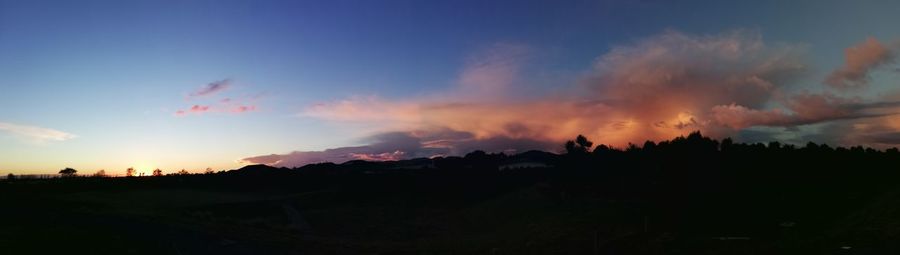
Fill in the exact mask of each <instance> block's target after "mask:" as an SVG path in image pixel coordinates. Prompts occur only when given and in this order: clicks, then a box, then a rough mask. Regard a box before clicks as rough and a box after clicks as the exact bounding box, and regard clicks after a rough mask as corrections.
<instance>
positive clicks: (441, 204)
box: [0, 137, 900, 254]
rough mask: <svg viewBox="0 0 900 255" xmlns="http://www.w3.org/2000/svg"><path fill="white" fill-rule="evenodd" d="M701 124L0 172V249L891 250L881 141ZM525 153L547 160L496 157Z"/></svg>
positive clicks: (897, 218)
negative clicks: (722, 129) (104, 173)
mask: <svg viewBox="0 0 900 255" xmlns="http://www.w3.org/2000/svg"><path fill="white" fill-rule="evenodd" d="M691 139H693V140H691ZM709 141H710V140H708V139H701V138H699V137H693V138H691V137H689V138H688V139H687V140H684V139H682V140H677V139H676V140H675V141H673V142H672V143H668V144H659V145H655V144H654V145H645V146H644V149H640V148H632V149H630V150H622V151H620V150H609V149H604V148H600V149H596V150H594V151H588V150H584V151H582V152H578V151H579V150H578V148H570V152H569V154H566V155H561V156H556V155H552V154H543V153H537V152H532V153H530V154H520V156H502V155H491V154H486V155H485V154H477V153H475V154H470V155H468V156H467V157H465V158H445V159H434V160H419V161H406V162H389V163H367V162H350V163H347V164H342V165H333V164H322V165H314V166H308V167H304V168H299V169H285V168H282V169H277V168H269V167H264V166H251V167H247V168H245V169H242V170H239V171H231V172H226V173H218V174H209V175H174V176H163V177H139V178H138V177H136V178H60V179H50V180H21V179H20V180H14V181H8V182H0V201H2V205H0V208H2V210H0V220H2V224H0V250H2V253H3V254H65V253H70V254H898V252H900V242H896V240H900V185H897V183H898V182H900V179H898V178H897V177H898V174H897V173H895V172H897V165H896V162H898V159H900V157H898V155H897V153H896V152H877V151H872V150H869V151H866V150H862V149H860V150H856V149H850V150H843V151H842V150H835V149H831V148H825V149H823V148H822V147H815V148H796V149H795V148H784V149H782V148H781V147H780V146H779V145H768V146H766V145H737V144H735V145H732V144H728V145H727V146H726V145H724V144H719V143H718V141H715V144H714V145H715V147H712V146H708V147H704V146H702V145H703V144H706V145H712V144H708V143H707V142H709ZM648 146H650V147H652V150H651V148H647V147H648ZM729 146H730V147H729ZM760 146H762V147H760ZM774 147H778V149H775V148H774ZM807 147H809V146H807ZM770 148H771V149H770ZM670 150H671V151H670ZM673 151H677V152H673ZM526 161H528V162H542V163H546V164H547V166H544V167H533V168H519V169H508V168H503V167H502V166H504V165H510V164H507V163H509V162H514V163H517V164H518V163H522V162H526ZM504 162H505V163H504ZM735 162H743V163H740V164H738V163H735ZM810 162H817V163H810ZM423 163H424V165H423ZM512 165H515V164H512ZM519 165H521V164H519ZM501 169H503V170H501Z"/></svg>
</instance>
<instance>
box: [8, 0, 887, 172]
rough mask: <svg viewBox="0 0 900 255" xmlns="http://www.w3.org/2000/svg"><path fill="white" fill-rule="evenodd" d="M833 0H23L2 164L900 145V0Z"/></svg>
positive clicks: (225, 162) (191, 165)
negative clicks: (706, 142)
mask: <svg viewBox="0 0 900 255" xmlns="http://www.w3.org/2000/svg"><path fill="white" fill-rule="evenodd" d="M897 9H900V2H891V3H878V4H875V3H872V2H864V3H853V2H846V3H836V2H830V3H822V2H818V1H796V2H791V3H782V2H779V1H745V2H740V3H734V2H728V3H724V2H722V3H704V2H702V1H687V2H682V3H678V4H675V3H667V2H665V1H653V0H650V1H625V0H621V1H620V0H604V1H564V2H552V3H548V2H541V1H524V2H503V1H498V2H483V1H451V2H437V1H427V2H416V1H384V2H371V3H369V2H355V1H346V2H345V1H302V2H297V1H252V2H251V1H178V2H176V1H128V2H120V1H77V2H64V1H27V2H23V1H3V0H0V175H2V176H4V177H5V176H6V175H7V174H8V173H13V174H16V175H28V174H56V173H57V171H59V170H60V169H63V168H65V167H72V168H74V169H78V170H79V171H83V172H80V173H81V174H92V173H93V172H96V171H97V170H100V169H104V170H106V171H107V173H109V174H115V173H118V172H119V171H122V172H123V173H124V169H126V168H129V167H134V168H136V169H138V172H146V174H148V175H149V174H150V171H152V170H153V169H157V168H158V169H163V170H167V171H169V172H166V173H174V172H175V171H177V169H188V170H189V171H190V172H192V173H200V172H203V171H204V169H206V168H207V167H210V168H213V169H215V170H216V171H218V170H228V169H238V168H240V167H241V166H245V165H252V164H266V165H271V166H275V167H299V166H302V165H305V164H309V163H315V162H334V163H341V162H344V161H348V160H356V159H362V160H370V161H380V160H402V159H410V158H422V157H434V156H441V155H443V156H462V155H464V154H465V153H468V152H471V151H474V150H483V151H486V152H507V153H515V152H525V151H528V150H541V151H550V152H560V151H561V150H562V149H563V143H565V142H566V141H567V140H570V139H573V138H574V137H575V136H576V135H579V134H584V135H585V136H587V137H589V138H590V139H591V140H593V141H594V142H595V143H596V144H609V145H613V146H617V147H624V146H625V145H627V144H629V143H633V144H637V145H640V144H643V142H644V141H648V140H649V141H654V142H658V141H661V140H670V139H673V138H675V137H678V136H686V135H688V134H689V133H691V132H693V131H700V132H702V133H703V134H704V135H705V136H709V137H712V138H714V139H719V140H721V139H723V138H726V137H731V138H733V139H734V140H735V142H744V143H756V142H769V141H778V142H780V143H783V144H796V145H803V144H805V143H807V142H814V143H817V144H828V145H830V146H835V147H837V146H842V147H849V146H857V145H859V146H865V147H872V148H876V149H879V150H884V149H887V148H893V147H898V144H900V116H898V115H897V114H898V113H900V90H898V88H897V82H896V80H897V78H898V75H900V67H898V64H897V61H896V57H897V55H898V50H900V33H898V32H897V31H896V29H895V28H893V26H892V25H893V24H900V16H897V15H893V12H892V11H893V10H897Z"/></svg>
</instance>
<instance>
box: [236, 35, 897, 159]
mask: <svg viewBox="0 0 900 255" xmlns="http://www.w3.org/2000/svg"><path fill="white" fill-rule="evenodd" d="M494 47H499V48H498V49H492V50H487V51H485V52H487V53H482V54H485V56H482V57H481V58H479V57H478V56H475V57H473V59H474V60H470V61H468V62H467V65H466V66H464V67H463V68H462V70H463V71H462V72H461V74H460V79H459V84H458V85H457V86H455V87H452V88H449V89H447V90H445V91H441V92H440V93H436V94H435V95H432V96H426V97H423V98H417V99H405V100H390V99H384V98H381V97H378V96H353V97H349V98H347V99H343V100H337V101H331V102H320V103H317V104H315V105H312V106H310V107H308V108H307V109H305V110H304V111H303V112H302V113H300V114H299V115H300V116H303V117H310V118H317V119H323V120H327V121H333V122H342V123H365V124H368V125H366V126H367V127H374V129H369V130H367V131H368V132H369V133H375V134H379V133H403V134H406V136H407V137H414V138H415V139H417V140H416V141H417V142H416V143H413V144H414V146H405V147H403V148H401V147H399V146H393V144H394V143H391V142H382V143H380V145H383V146H382V147H380V148H379V149H373V148H371V147H369V146H363V147H345V148H338V149H330V150H325V151H317V152H294V153H290V154H284V155H279V156H278V159H279V160H280V161H279V163H278V164H282V165H292V164H297V163H301V162H310V160H309V159H310V158H316V157H319V156H322V155H330V156H329V157H327V158H329V159H333V160H337V159H350V158H359V157H360V156H359V155H370V157H369V158H370V159H375V158H379V156H371V155H384V157H386V158H389V157H388V156H391V155H400V156H402V157H406V158H409V157H421V156H427V154H429V153H431V154H433V155H447V154H455V155H459V154H463V153H467V152H469V151H466V150H474V149H483V150H488V151H495V152H496V151H523V150H525V149H543V150H557V149H559V145H560V144H562V142H563V141H565V140H567V139H572V138H573V137H575V136H576V135H578V134H584V135H587V136H588V137H590V138H591V139H593V140H594V141H595V142H598V144H610V145H613V146H626V145H627V144H628V143H636V144H640V143H643V142H644V141H646V140H663V139H671V138H672V137H676V136H678V135H685V134H687V133H689V132H692V131H695V130H700V131H702V132H703V133H704V134H706V135H711V136H713V137H725V136H733V135H736V134H738V132H742V130H745V129H746V128H749V127H757V126H768V127H788V128H791V129H796V126H799V125H808V124H816V123H825V122H832V121H841V120H858V121H860V122H870V121H871V120H870V119H877V118H881V117H884V116H890V115H891V114H893V112H896V111H894V109H893V107H895V106H896V105H897V103H893V102H892V101H884V102H875V103H871V102H869V103H867V102H865V101H863V100H861V99H855V98H853V99H851V98H844V97H839V96H835V95H833V94H830V93H807V92H802V93H798V94H795V95H791V94H790V91H796V90H797V88H795V86H797V84H798V82H797V81H798V80H799V79H800V78H803V77H804V76H805V75H807V71H806V64H805V58H804V55H805V48H804V47H802V46H797V45H790V44H777V45H774V46H772V45H767V44H765V43H764V42H763V40H762V37H761V36H760V35H759V34H758V33H753V32H747V31H735V32H730V33H723V34H718V35H702V36H696V35H688V34H684V33H679V32H676V31H667V32H664V33H662V34H660V35H657V36H653V37H649V38H645V39H643V40H638V41H636V42H633V43H631V44H626V45H618V46H614V47H612V49H611V50H610V51H609V52H608V53H607V54H604V55H602V56H600V57H599V58H597V61H596V62H595V63H594V65H593V66H592V68H591V69H590V70H589V71H588V72H586V73H585V74H584V75H583V76H582V77H580V78H579V79H577V80H578V82H576V84H570V85H568V86H560V85H559V84H553V85H554V86H557V87H555V89H554V92H553V93H545V94H525V92H523V91H529V90H524V89H521V86H522V85H521V84H520V81H521V80H522V79H521V78H520V77H519V76H520V75H521V73H522V72H520V69H521V68H522V66H524V63H522V61H527V60H528V59H529V58H528V57H522V56H523V54H524V53H523V52H527V51H524V50H522V49H524V48H519V47H518V46H511V45H508V44H498V45H494ZM856 53H857V52H856V51H854V54H856ZM525 56H527V54H526V55H525ZM853 61H861V60H859V59H855V60H853ZM862 62H865V61H862ZM849 66H851V67H858V66H861V65H859V64H853V65H849ZM862 66H865V65H862ZM848 69H854V68H848ZM801 91H802V89H801ZM483 95H488V96H483ZM897 123H900V121H897ZM882 126H883V125H882ZM896 128H900V126H898V127H896ZM886 130H889V129H888V128H882V129H879V132H887V131H886ZM894 130H896V129H894ZM449 134H456V135H449ZM459 134H463V135H459ZM387 140H390V139H387ZM423 148H427V149H423ZM398 152H402V154H400V153H398ZM354 155H355V156H354ZM271 158H272V156H261V158H257V157H253V158H248V159H247V162H265V160H261V159H271ZM269 162H271V160H270V161H269ZM285 162H288V163H285Z"/></svg>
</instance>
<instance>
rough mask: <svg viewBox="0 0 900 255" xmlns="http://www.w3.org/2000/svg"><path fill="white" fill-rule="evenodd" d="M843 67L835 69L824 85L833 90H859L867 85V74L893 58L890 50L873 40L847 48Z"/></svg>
mask: <svg viewBox="0 0 900 255" xmlns="http://www.w3.org/2000/svg"><path fill="white" fill-rule="evenodd" d="M844 57H845V60H844V65H843V66H841V67H840V68H838V69H835V70H834V71H832V72H831V74H829V75H828V78H826V79H825V83H826V84H828V85H831V86H832V87H835V88H840V89H847V88H859V87H864V86H865V85H867V84H868V83H869V73H870V72H871V71H872V70H874V69H876V68H878V67H880V66H883V65H884V64H887V63H889V62H891V61H893V59H894V58H895V53H894V52H893V50H892V49H890V48H887V47H885V46H884V45H883V44H881V42H879V41H878V40H876V39H875V38H872V37H869V38H868V39H866V41H865V42H862V43H860V44H858V45H856V46H853V47H850V48H847V49H846V50H845V52H844Z"/></svg>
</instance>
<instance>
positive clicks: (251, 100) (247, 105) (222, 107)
mask: <svg viewBox="0 0 900 255" xmlns="http://www.w3.org/2000/svg"><path fill="white" fill-rule="evenodd" d="M231 83H232V82H231V80H230V79H225V80H221V81H216V82H212V83H209V84H207V85H206V86H203V87H202V88H200V89H198V90H196V91H194V92H192V93H191V94H190V96H189V97H188V99H191V98H194V97H201V96H208V95H213V94H216V93H219V92H221V91H224V90H225V89H227V88H228V87H230V86H231ZM259 98H260V96H251V97H242V98H238V99H235V98H231V97H224V98H221V99H218V100H215V101H210V100H207V101H209V102H208V104H207V105H199V104H195V105H193V106H191V107H190V108H187V109H178V110H176V111H175V116H178V117H184V116H187V115H189V114H194V115H200V114H205V113H211V112H217V113H233V114H240V113H247V112H253V111H256V110H257V108H258V107H257V105H256V104H255V103H256V101H257V100H258V99H259Z"/></svg>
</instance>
